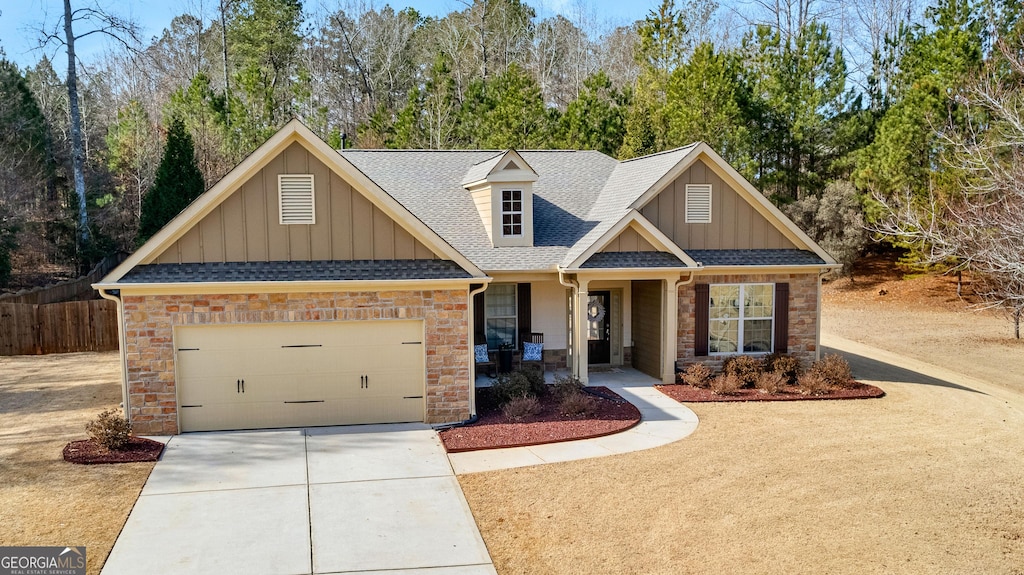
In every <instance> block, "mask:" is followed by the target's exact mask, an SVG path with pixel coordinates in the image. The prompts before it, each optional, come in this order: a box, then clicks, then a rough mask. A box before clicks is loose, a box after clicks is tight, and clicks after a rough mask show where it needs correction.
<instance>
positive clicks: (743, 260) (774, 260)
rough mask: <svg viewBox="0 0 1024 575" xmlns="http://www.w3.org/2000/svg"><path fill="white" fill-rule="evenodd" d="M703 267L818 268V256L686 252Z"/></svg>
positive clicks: (794, 252)
mask: <svg viewBox="0 0 1024 575" xmlns="http://www.w3.org/2000/svg"><path fill="white" fill-rule="evenodd" d="M686 254H687V255H688V256H690V257H691V258H693V259H694V261H696V262H697V263H699V264H702V265H704V266H820V265H825V260H823V259H821V257H819V256H818V254H816V253H814V252H811V251H807V250H797V249H781V250H686Z"/></svg>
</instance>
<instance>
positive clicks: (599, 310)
mask: <svg viewBox="0 0 1024 575" xmlns="http://www.w3.org/2000/svg"><path fill="white" fill-rule="evenodd" d="M589 295H590V298H589V300H588V302H587V347H588V350H587V363H609V362H611V351H612V337H611V335H612V314H611V303H612V293H611V292H610V291H595V292H590V294H589Z"/></svg>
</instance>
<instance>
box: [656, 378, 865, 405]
mask: <svg viewBox="0 0 1024 575" xmlns="http://www.w3.org/2000/svg"><path fill="white" fill-rule="evenodd" d="M655 387H657V388H658V391H660V392H662V393H664V394H665V395H667V396H669V397H671V398H672V399H674V400H676V401H679V402H683V403H713V402H729V401H809V400H815V399H868V398H874V397H882V396H884V395H885V392H884V391H882V389H881V388H879V387H875V386H873V385H868V384H866V383H857V384H855V385H851V386H850V387H847V388H841V389H840V388H834V389H832V390H831V391H829V392H828V393H824V394H821V395H807V394H803V393H800V390H799V389H798V388H796V387H791V388H788V389H787V388H783V389H781V390H779V391H778V393H765V392H763V391H761V390H759V389H740V390H738V391H737V392H735V393H734V394H732V395H716V394H714V393H711V390H710V389H703V388H700V387H693V386H692V385H686V384H682V383H680V384H674V385H656V386H655Z"/></svg>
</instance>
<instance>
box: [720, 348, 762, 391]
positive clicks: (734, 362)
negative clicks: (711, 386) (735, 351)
mask: <svg viewBox="0 0 1024 575" xmlns="http://www.w3.org/2000/svg"><path fill="white" fill-rule="evenodd" d="M763 371H764V368H763V366H762V365H761V362H760V361H758V360H757V359H754V358H753V357H751V356H749V355H733V356H730V357H728V358H726V359H725V361H724V362H722V373H724V374H726V375H735V376H736V377H738V378H739V380H740V382H741V383H740V385H741V387H750V386H753V385H754V383H756V382H757V378H758V376H760V375H761V373H762V372H763Z"/></svg>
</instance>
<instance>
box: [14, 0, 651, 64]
mask: <svg viewBox="0 0 1024 575" xmlns="http://www.w3.org/2000/svg"><path fill="white" fill-rule="evenodd" d="M580 1H582V4H583V5H584V6H585V11H586V12H587V13H589V14H592V15H593V16H594V17H595V19H596V20H597V21H598V22H600V23H601V24H606V25H607V24H616V25H617V24H625V23H628V22H632V21H634V20H639V19H641V18H643V17H644V16H645V15H646V14H647V12H648V11H650V10H651V9H652V8H654V7H655V6H656V5H658V4H659V3H660V1H659V0H534V1H531V0H526V2H527V4H529V5H531V6H533V7H534V8H535V9H537V11H538V14H539V15H540V16H542V17H543V16H548V15H551V14H554V13H559V12H561V13H566V11H573V10H575V9H576V8H575V7H576V6H577V5H578V4H579V3H580ZM92 2H93V0H73V1H72V5H73V6H75V7H79V6H85V5H91V4H92ZM340 3H341V2H339V0H305V1H304V2H303V4H304V5H305V6H306V7H307V9H308V8H312V7H316V6H319V5H321V4H325V5H327V6H328V7H334V6H337V5H338V4H340ZM372 3H373V5H376V6H383V5H384V4H390V5H391V6H393V7H395V8H404V7H406V6H411V7H413V8H415V9H416V10H418V11H420V12H421V13H423V14H424V15H428V16H438V15H443V14H447V13H448V12H451V11H453V10H457V9H460V8H462V7H463V4H461V3H459V2H458V1H457V0H394V1H392V2H384V1H381V0H372ZM99 4H100V6H102V7H104V8H107V9H109V10H110V11H111V12H113V13H116V14H118V15H120V16H125V17H131V18H132V19H134V20H135V21H136V23H138V24H139V26H140V27H141V32H142V38H144V39H149V38H151V37H153V36H158V35H159V34H160V32H161V31H162V30H163V29H164V28H165V27H166V26H167V25H168V24H169V23H170V21H171V19H172V18H174V17H175V16H177V15H178V14H181V13H184V12H186V11H188V9H189V7H190V6H200V5H203V4H206V5H207V7H208V8H209V7H212V6H214V5H215V0H99ZM63 10H64V8H63V0H0V47H2V48H3V50H4V51H5V52H6V53H7V58H8V59H9V60H12V61H14V62H16V63H17V64H18V65H20V66H22V67H26V66H30V65H32V64H34V63H35V62H37V61H38V60H39V58H40V56H41V55H42V54H43V52H40V51H35V50H33V48H34V47H35V46H36V44H37V42H38V32H37V30H38V28H40V26H41V25H42V24H44V23H45V24H46V25H48V26H50V27H51V28H52V27H53V25H54V24H55V23H56V22H57V18H58V17H59V16H60V14H61V13H62V12H63ZM103 48H104V41H103V40H102V37H101V35H94V36H93V37H90V38H88V39H86V40H84V41H83V42H82V45H81V47H80V57H81V58H83V59H84V60H86V61H88V60H90V59H91V57H94V56H96V55H98V54H100V53H102V50H103ZM47 53H49V54H50V55H52V54H53V53H54V48H50V49H48V50H47ZM58 57H59V58H60V57H64V56H63V52H61V53H60V54H58Z"/></svg>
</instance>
